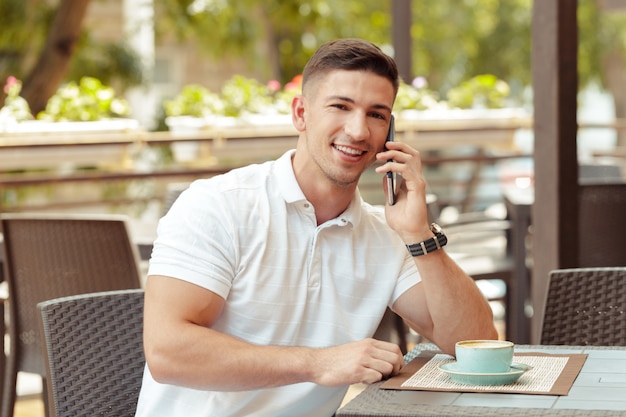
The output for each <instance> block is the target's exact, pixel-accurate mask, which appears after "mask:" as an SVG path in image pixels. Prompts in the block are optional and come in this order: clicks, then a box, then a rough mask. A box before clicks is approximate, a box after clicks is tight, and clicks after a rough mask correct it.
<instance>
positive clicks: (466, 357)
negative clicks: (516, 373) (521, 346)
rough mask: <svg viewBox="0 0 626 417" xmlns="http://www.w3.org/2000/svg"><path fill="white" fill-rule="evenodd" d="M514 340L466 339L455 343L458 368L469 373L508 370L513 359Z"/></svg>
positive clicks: (497, 372) (493, 372)
mask: <svg viewBox="0 0 626 417" xmlns="http://www.w3.org/2000/svg"><path fill="white" fill-rule="evenodd" d="M513 346H514V344H513V342H509V341H505V340H464V341H461V342H457V343H456V345H455V354H456V361H457V370H458V371H459V372H464V373H468V374H499V373H505V372H508V371H509V369H510V368H511V362H512V361H513Z"/></svg>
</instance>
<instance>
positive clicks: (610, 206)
mask: <svg viewBox="0 0 626 417" xmlns="http://www.w3.org/2000/svg"><path fill="white" fill-rule="evenodd" d="M578 206H579V214H578V218H579V219H580V220H579V236H580V239H579V251H578V265H577V266H578V267H581V268H590V267H606V266H615V265H626V249H625V248H626V233H625V232H626V215H625V213H626V183H625V182H618V183H600V184H581V185H580V186H579V188H578Z"/></svg>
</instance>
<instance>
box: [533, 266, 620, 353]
mask: <svg viewBox="0 0 626 417" xmlns="http://www.w3.org/2000/svg"><path fill="white" fill-rule="evenodd" d="M541 344H544V345H592V346H597V345H602V346H626V267H605V268H574V269H558V270H554V271H552V272H551V273H550V279H549V288H548V294H547V299H546V303H545V310H544V314H543V327H542V334H541Z"/></svg>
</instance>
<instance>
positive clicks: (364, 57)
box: [302, 38, 400, 95]
mask: <svg viewBox="0 0 626 417" xmlns="http://www.w3.org/2000/svg"><path fill="white" fill-rule="evenodd" d="M334 70H349V71H371V72H373V73H375V74H378V75H380V76H382V77H385V78H387V79H388V80H389V81H390V82H391V84H392V85H393V89H394V95H395V94H396V93H397V92H398V85H399V83H400V80H399V76H398V66H397V65H396V62H395V61H394V60H393V58H391V57H390V56H388V55H387V54H385V53H384V52H383V51H382V50H381V49H380V48H379V47H378V46H376V45H374V44H373V43H371V42H368V41H365V40H363V39H354V38H346V39H335V40H332V41H330V42H327V43H325V44H323V45H322V46H320V47H319V49H318V50H317V51H316V52H315V53H314V54H313V56H312V57H311V59H310V60H309V62H308V63H307V64H306V66H305V67H304V71H303V73H302V89H303V91H304V90H305V89H306V85H307V82H308V81H310V80H312V79H314V78H317V77H318V76H319V75H325V74H327V73H329V72H331V71H334Z"/></svg>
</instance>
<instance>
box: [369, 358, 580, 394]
mask: <svg viewBox="0 0 626 417" xmlns="http://www.w3.org/2000/svg"><path fill="white" fill-rule="evenodd" d="M586 359H587V355H586V354H551V353H541V352H524V353H516V354H515V356H514V358H513V361H514V362H520V363H524V364H526V365H530V366H532V369H530V370H529V371H526V372H525V373H524V374H523V375H522V376H521V377H520V378H519V379H518V380H517V381H515V382H512V383H509V384H505V385H471V384H462V383H459V382H455V381H453V380H452V379H451V378H450V377H449V376H448V375H447V374H446V373H445V372H444V371H442V370H441V369H439V366H440V365H442V364H444V363H448V362H453V361H454V358H453V357H452V356H449V355H444V354H441V353H438V352H430V351H425V352H422V353H421V354H420V355H419V356H417V357H416V358H415V359H413V360H412V361H411V362H409V363H408V364H407V365H406V366H405V367H404V368H403V369H402V370H401V371H400V373H399V374H398V375H396V376H394V377H392V378H390V379H389V380H387V381H386V382H385V383H383V384H382V386H381V388H382V389H396V390H420V391H453V392H502V393H516V394H539V395H567V394H568V393H569V390H570V388H571V387H572V385H573V384H574V381H575V380H576V377H577V376H578V374H579V373H580V370H581V369H582V367H583V365H584V363H585V360H586Z"/></svg>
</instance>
